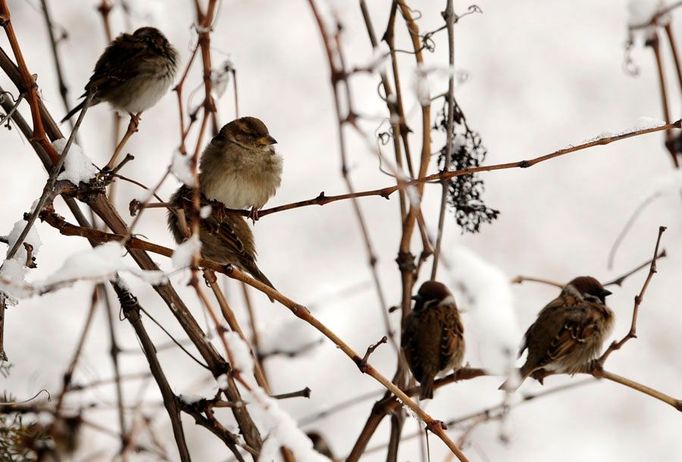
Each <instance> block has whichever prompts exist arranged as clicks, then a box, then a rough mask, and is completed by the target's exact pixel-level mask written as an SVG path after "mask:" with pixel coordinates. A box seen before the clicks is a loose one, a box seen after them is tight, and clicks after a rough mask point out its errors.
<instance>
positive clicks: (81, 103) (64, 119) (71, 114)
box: [59, 100, 92, 124]
mask: <svg viewBox="0 0 682 462" xmlns="http://www.w3.org/2000/svg"><path fill="white" fill-rule="evenodd" d="M84 105H85V100H83V101H81V102H80V103H78V105H77V106H76V107H75V108H73V109H71V110H70V111H69V112H68V114H66V115H65V116H64V118H63V119H62V120H60V121H59V123H60V124H63V123H64V122H66V121H67V120H69V119H70V118H71V117H73V116H74V115H76V114H77V113H78V112H79V111H80V110H81V109H83V106H84ZM90 105H92V103H91V104H90Z"/></svg>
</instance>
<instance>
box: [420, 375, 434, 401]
mask: <svg viewBox="0 0 682 462" xmlns="http://www.w3.org/2000/svg"><path fill="white" fill-rule="evenodd" d="M419 387H420V389H421V392H420V393H419V399H432V398H433V378H430V379H429V378H425V379H424V381H423V382H419Z"/></svg>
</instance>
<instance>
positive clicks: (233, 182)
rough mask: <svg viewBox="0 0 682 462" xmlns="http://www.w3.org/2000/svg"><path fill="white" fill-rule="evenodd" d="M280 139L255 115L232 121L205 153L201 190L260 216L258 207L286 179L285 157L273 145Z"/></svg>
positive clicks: (207, 195) (232, 205) (226, 204)
mask: <svg viewBox="0 0 682 462" xmlns="http://www.w3.org/2000/svg"><path fill="white" fill-rule="evenodd" d="M276 143H277V141H276V140H275V139H274V138H273V137H272V136H271V135H270V133H269V132H268V128H267V127H266V126H265V124H264V123H263V122H261V121H260V120H259V119H257V118H255V117H242V118H240V119H236V120H233V121H232V122H230V123H228V124H227V125H225V126H224V127H223V128H221V129H220V132H218V134H217V135H216V136H214V137H213V139H212V140H211V142H210V143H209V144H208V146H206V149H204V152H203V154H202V155H201V161H200V165H199V168H200V173H199V184H200V185H201V192H202V193H203V194H204V195H205V196H206V197H207V198H208V199H211V200H216V201H219V202H222V203H223V204H224V205H225V207H227V208H230V209H250V210H251V214H250V216H251V218H252V219H253V220H254V221H255V220H257V219H258V210H259V209H261V208H262V207H263V205H265V203H266V202H267V201H268V199H270V198H271V197H272V196H273V195H274V194H275V192H276V191H277V188H278V187H279V185H280V183H281V181H282V157H281V156H280V155H279V154H277V152H276V151H275V149H274V148H273V145H274V144H276Z"/></svg>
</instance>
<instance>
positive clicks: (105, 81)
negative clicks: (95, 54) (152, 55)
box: [85, 34, 149, 94]
mask: <svg viewBox="0 0 682 462" xmlns="http://www.w3.org/2000/svg"><path fill="white" fill-rule="evenodd" d="M147 54H149V50H148V46H147V45H146V44H145V42H144V41H143V40H139V39H138V38H136V37H133V36H132V35H131V34H122V35H120V36H118V37H117V38H116V39H115V40H114V41H113V42H111V43H110V44H109V46H108V47H107V48H106V49H105V50H104V53H102V56H100V58H99V59H98V60H97V64H95V70H94V71H93V73H92V76H91V77H90V80H89V81H88V84H87V85H86V86H85V90H86V92H88V91H91V90H96V91H97V92H98V93H99V94H106V93H107V92H108V91H109V90H110V89H111V88H112V87H113V88H116V87H117V85H118V84H119V83H120V82H125V81H127V80H128V79H130V78H131V77H132V76H133V75H134V73H135V72H136V70H137V69H139V67H138V66H136V65H135V64H136V63H137V62H138V61H139V60H140V59H141V58H143V57H145V56H146V55H147Z"/></svg>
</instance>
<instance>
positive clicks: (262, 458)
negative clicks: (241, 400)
mask: <svg viewBox="0 0 682 462" xmlns="http://www.w3.org/2000/svg"><path fill="white" fill-rule="evenodd" d="M246 395H247V396H249V398H250V400H249V410H250V411H251V413H252V415H253V416H254V419H255V420H256V421H257V422H259V423H260V425H259V429H260V430H261V433H263V434H265V435H267V436H266V439H265V441H264V443H263V447H262V449H261V453H260V455H259V457H258V461H259V462H270V461H272V460H277V452H278V450H279V447H280V446H286V447H287V448H289V449H290V450H291V452H293V454H294V457H295V458H296V460H300V461H304V462H319V461H328V460H329V459H328V458H326V457H325V456H323V455H322V454H320V453H319V452H317V451H315V450H314V449H313V442H312V441H311V440H310V438H308V437H307V436H306V434H305V433H303V431H301V429H300V428H298V426H297V425H296V422H295V421H294V419H292V418H291V416H290V415H289V414H288V413H287V412H286V411H284V410H283V409H282V408H281V407H280V405H279V403H278V402H277V400H275V399H273V398H271V397H270V396H268V395H267V394H266V393H265V392H264V391H263V389H261V388H260V387H255V388H253V389H252V390H251V391H250V392H249V393H247V394H246Z"/></svg>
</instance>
